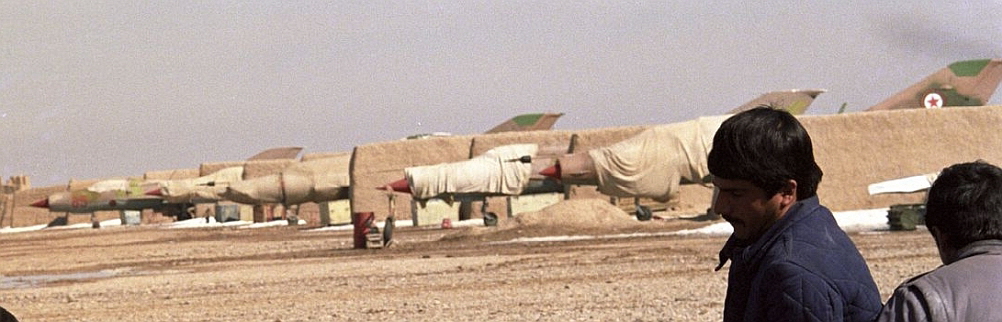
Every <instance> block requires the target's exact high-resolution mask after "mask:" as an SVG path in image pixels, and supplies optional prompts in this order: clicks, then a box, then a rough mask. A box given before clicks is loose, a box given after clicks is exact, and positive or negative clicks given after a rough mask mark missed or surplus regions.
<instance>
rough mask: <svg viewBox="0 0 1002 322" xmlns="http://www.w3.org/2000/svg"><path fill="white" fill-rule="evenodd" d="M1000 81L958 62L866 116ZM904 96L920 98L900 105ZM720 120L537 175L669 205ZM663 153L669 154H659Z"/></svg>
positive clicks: (601, 151)
mask: <svg viewBox="0 0 1002 322" xmlns="http://www.w3.org/2000/svg"><path fill="white" fill-rule="evenodd" d="M1000 79H1002V61H998V60H974V61H964V62H957V63H953V64H951V65H950V67H948V68H946V69H945V70H941V71H939V72H937V73H936V74H934V75H932V76H930V77H927V78H926V79H923V80H922V81H920V82H919V83H917V84H915V85H913V86H911V87H909V88H908V89H906V90H904V91H902V92H901V93H898V94H896V95H895V96H894V97H892V99H889V100H887V101H885V102H884V103H881V104H878V105H877V106H875V107H874V108H871V109H868V111H871V110H879V109H892V108H923V107H931V106H926V105H924V104H925V103H923V100H922V98H924V97H925V96H927V95H925V94H921V93H933V92H937V91H939V92H937V93H943V94H942V95H947V96H949V97H961V95H959V94H958V95H953V94H949V95H948V94H947V93H948V92H943V91H942V90H944V89H950V92H949V93H967V94H969V95H975V94H976V93H977V95H975V96H971V97H977V98H976V100H975V99H967V100H961V101H963V102H967V103H971V104H973V103H974V102H980V104H983V102H987V101H988V100H989V99H990V96H991V94H992V93H993V92H994V89H995V88H996V87H997V86H998V84H999V80H1000ZM989 88H990V90H988V89H989ZM909 95H910V96H909ZM903 97H912V98H914V97H919V99H909V100H904V99H902V98H903ZM949 100H952V101H955V102H961V101H958V100H954V99H949ZM949 100H948V101H949ZM889 102H893V104H892V103H889ZM940 103H942V102H940ZM773 106H774V107H778V108H786V106H776V105H773ZM791 112H795V111H791ZM794 114H796V113H794ZM724 118H726V116H723V117H722V118H721V117H715V118H700V119H698V120H695V121H690V122H683V123H677V124H669V125H665V126H659V127H654V128H651V129H648V130H647V131H644V132H642V133H640V134H638V135H637V136H635V137H633V138H630V139H627V140H624V141H622V142H619V143H617V144H614V145H612V146H608V147H602V148H597V149H592V150H589V151H584V152H578V153H574V154H569V155H566V156H562V157H560V158H558V159H557V162H556V164H555V165H553V166H551V167H548V168H546V169H544V170H543V171H542V172H541V174H543V175H545V176H548V177H551V178H554V179H559V180H560V181H561V182H563V183H565V184H578V185H595V186H598V190H599V191H600V192H602V193H603V194H606V195H610V196H616V197H645V198H652V199H654V200H658V201H667V200H670V199H671V198H672V197H673V195H675V194H677V193H678V186H679V184H682V183H699V182H704V181H705V178H706V177H705V176H706V175H708V174H709V171H708V169H706V160H705V159H706V155H707V153H708V152H709V151H708V150H707V149H708V148H709V147H710V146H711V145H712V142H711V141H712V138H713V133H715V132H716V127H717V126H719V124H720V122H722V121H723V119H724ZM655 142H656V144H655ZM665 148H668V149H669V150H670V151H664V150H662V149H665ZM652 178H653V179H652Z"/></svg>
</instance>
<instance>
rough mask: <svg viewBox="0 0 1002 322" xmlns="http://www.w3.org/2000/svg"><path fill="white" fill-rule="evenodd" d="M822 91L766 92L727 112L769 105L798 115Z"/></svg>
mask: <svg viewBox="0 0 1002 322" xmlns="http://www.w3.org/2000/svg"><path fill="white" fill-rule="evenodd" d="M824 92H825V90H823V89H791V90H787V91H775V92H768V93H765V94H762V95H761V96H759V97H757V98H755V99H753V100H751V101H748V103H744V104H743V105H741V106H738V107H737V108H735V109H733V110H731V111H730V112H727V113H728V114H735V113H739V112H742V111H746V110H750V109H752V108H755V107H758V106H762V105H769V106H772V107H775V108H779V109H783V110H787V111H789V112H790V113H791V114H793V115H799V114H803V113H804V111H807V107H808V106H810V105H811V103H813V102H814V99H815V98H817V97H818V95H821V93H824Z"/></svg>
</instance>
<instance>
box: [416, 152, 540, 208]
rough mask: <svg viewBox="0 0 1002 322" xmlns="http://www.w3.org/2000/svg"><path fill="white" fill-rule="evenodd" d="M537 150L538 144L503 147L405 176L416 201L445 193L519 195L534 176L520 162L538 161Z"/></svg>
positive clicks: (422, 168)
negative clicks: (522, 158) (536, 157)
mask: <svg viewBox="0 0 1002 322" xmlns="http://www.w3.org/2000/svg"><path fill="white" fill-rule="evenodd" d="M537 149H538V146H537V145H535V144H513V145H505V146H499V147H496V148H493V149H491V150H488V151H487V152H485V153H484V154H483V155H480V156H477V157H474V158H472V159H469V160H466V161H460V162H454V163H443V164H438V165H430V166H421V167H410V168H406V169H404V174H405V175H406V177H407V182H408V183H409V184H410V188H411V195H413V196H414V198H415V199H428V198H432V197H435V196H437V195H440V194H443V193H484V194H504V195H517V194H519V193H521V192H522V189H524V188H525V186H526V185H527V184H528V183H529V177H530V176H531V172H532V164H531V162H530V163H523V162H520V161H519V160H518V159H519V158H521V157H523V156H530V157H535V156H536V151H537Z"/></svg>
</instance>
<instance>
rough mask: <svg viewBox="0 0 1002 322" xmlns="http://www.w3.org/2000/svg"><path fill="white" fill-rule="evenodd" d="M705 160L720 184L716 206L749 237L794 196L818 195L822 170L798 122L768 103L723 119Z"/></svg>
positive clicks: (736, 231)
mask: <svg viewBox="0 0 1002 322" xmlns="http://www.w3.org/2000/svg"><path fill="white" fill-rule="evenodd" d="M707 161H708V165H709V169H710V173H711V174H713V178H714V179H713V183H714V185H716V186H717V188H719V189H720V193H719V194H718V196H717V200H715V201H714V211H716V212H717V213H719V214H720V215H721V216H722V217H723V218H724V219H726V220H727V221H728V222H730V223H731V225H733V226H734V234H735V236H736V237H737V238H739V239H744V240H747V241H754V240H755V239H758V237H760V236H761V235H762V234H763V233H765V231H766V230H767V229H768V228H769V227H771V226H772V224H773V223H774V222H775V221H776V220H778V219H779V218H781V217H782V216H783V215H785V213H786V210H787V209H789V207H790V206H791V205H792V204H793V203H794V202H796V201H797V200H802V199H805V198H809V197H812V196H814V195H816V193H817V187H818V183H819V182H820V181H821V176H822V172H821V168H820V167H818V165H817V163H816V162H815V161H814V148H813V146H812V144H811V137H810V136H809V135H808V134H807V131H806V130H805V129H804V127H803V126H802V125H801V124H800V122H799V121H797V119H796V118H795V117H793V115H791V114H790V113H789V112H786V111H783V110H777V109H773V108H770V107H765V106H763V107H758V108H754V109H751V110H748V111H744V112H741V113H738V114H735V115H734V116H732V117H730V118H729V119H727V120H726V121H724V123H723V124H721V125H720V128H719V129H718V130H717V133H716V134H715V135H714V137H713V148H712V149H711V150H710V155H709V157H708V159H707Z"/></svg>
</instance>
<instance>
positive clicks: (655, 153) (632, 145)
mask: <svg viewBox="0 0 1002 322" xmlns="http://www.w3.org/2000/svg"><path fill="white" fill-rule="evenodd" d="M728 117H730V115H722V116H711V117H701V118H698V119H696V120H693V121H688V122H682V123H673V124H668V125H661V126H656V127H652V128H650V129H647V130H645V131H643V132H641V133H640V134H637V135H636V136H634V137H632V138H629V139H626V140H624V141H621V142H619V143H616V144H613V145H611V146H608V147H604V148H597V149H592V150H589V151H588V154H589V156H591V158H592V160H593V161H594V163H595V170H596V175H597V177H598V182H599V183H598V190H599V191H600V192H602V193H603V194H606V195H610V196H618V197H645V198H651V199H654V200H657V201H659V202H667V201H668V200H670V199H671V198H672V196H673V195H675V194H678V188H679V184H680V182H682V181H686V182H702V181H703V178H705V177H706V176H708V175H709V174H710V172H709V170H708V169H707V165H706V156H707V154H708V153H709V150H710V148H711V146H712V144H713V134H714V133H715V132H716V131H717V128H718V127H720V123H722V122H723V121H724V120H725V119H727V118H728Z"/></svg>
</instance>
